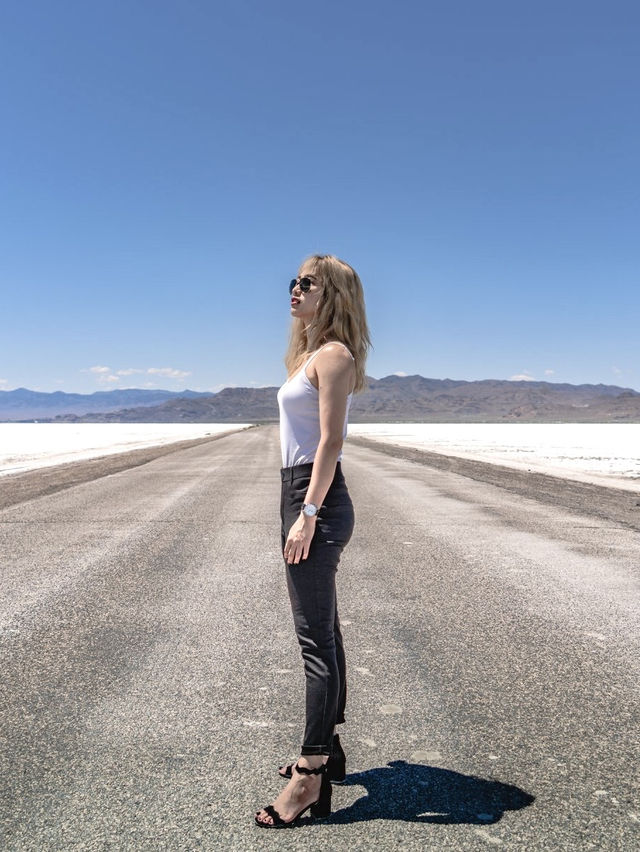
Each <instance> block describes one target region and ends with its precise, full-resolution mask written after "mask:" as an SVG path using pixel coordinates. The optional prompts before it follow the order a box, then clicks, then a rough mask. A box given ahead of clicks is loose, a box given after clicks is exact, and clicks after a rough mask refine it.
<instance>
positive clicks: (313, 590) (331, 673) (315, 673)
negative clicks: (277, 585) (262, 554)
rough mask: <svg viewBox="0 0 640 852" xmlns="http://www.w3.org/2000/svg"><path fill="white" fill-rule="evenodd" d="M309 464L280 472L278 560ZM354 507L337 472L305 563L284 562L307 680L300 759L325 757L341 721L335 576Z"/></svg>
mask: <svg viewBox="0 0 640 852" xmlns="http://www.w3.org/2000/svg"><path fill="white" fill-rule="evenodd" d="M312 470H313V462H308V463H306V464H297V465H294V466H293V467H282V468H280V475H281V478H282V496H281V500H280V518H281V520H282V529H281V538H282V555H283V558H284V546H285V544H286V541H287V537H288V535H289V530H290V529H291V527H292V526H293V524H294V522H295V521H296V519H297V518H298V517H299V516H300V510H301V509H302V504H303V502H304V498H305V495H306V493H307V490H308V488H309V483H310V481H311V471H312ZM354 523H355V515H354V511H353V503H352V502H351V497H350V495H349V491H348V489H347V484H346V482H345V479H344V475H343V473H342V465H341V463H340V462H337V463H336V472H335V474H334V477H333V481H332V483H331V485H330V486H329V490H328V492H327V495H326V497H325V498H324V501H323V503H322V506H321V507H320V510H319V512H318V516H317V519H316V528H315V532H314V534H313V538H312V540H311V544H310V546H309V553H308V556H307V558H306V559H300V561H299V562H298V563H293V562H292V563H288V562H287V561H286V559H285V565H286V572H287V586H288V589H289V599H290V601H291V611H292V613H293V622H294V626H295V630H296V635H297V637H298V642H299V643H300V647H301V649H302V659H303V661H304V672H305V677H306V725H305V731H304V740H303V743H302V750H301V754H330V753H331V744H332V742H333V734H334V727H335V725H336V724H340V723H342V722H344V709H345V704H346V699H347V678H346V662H345V654H344V647H343V643H342V633H341V631H340V619H339V618H338V604H337V599H336V571H337V569H338V563H339V561H340V556H341V554H342V549H343V548H344V546H345V545H346V544H347V542H348V541H349V539H350V538H351V535H352V533H353V527H354Z"/></svg>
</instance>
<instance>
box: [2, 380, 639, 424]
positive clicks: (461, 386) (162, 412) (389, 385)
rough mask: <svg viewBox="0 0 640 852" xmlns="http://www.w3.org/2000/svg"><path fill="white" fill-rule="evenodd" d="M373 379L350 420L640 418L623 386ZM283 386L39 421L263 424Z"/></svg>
mask: <svg viewBox="0 0 640 852" xmlns="http://www.w3.org/2000/svg"><path fill="white" fill-rule="evenodd" d="M367 383H368V387H367V390H366V391H365V392H364V393H362V394H356V395H354V397H353V399H352V402H351V408H350V411H349V421H350V422H351V423H386V422H418V423H443V422H445V423H446V422H448V423H473V422H476V423H500V422H504V423H510V422H513V423H516V422H524V423H529V422H531V423H544V422H553V423H557V422H565V423H640V392H638V391H636V390H633V389H632V388H621V387H617V386H616V385H603V384H598V385H589V384H584V385H570V384H554V383H552V382H530V381H505V380H499V379H483V380H481V381H473V382H468V381H457V380H454V379H428V378H424V377H423V376H419V375H414V376H396V375H391V376H385V377H384V378H382V379H374V378H372V377H370V376H368V377H367ZM277 390H278V389H277V387H266V388H224V389H223V390H221V391H220V392H219V393H216V394H198V393H195V392H193V391H186V392H184V393H182V394H174V393H171V392H170V391H157V392H156V391H137V393H139V394H146V393H163V394H166V395H168V396H171V397H172V398H171V399H168V400H166V401H161V402H160V403H159V404H152V403H151V402H150V401H149V398H148V397H144V400H145V404H144V406H141V405H140V404H139V403H137V404H133V405H131V406H130V407H125V408H118V409H117V410H115V409H112V408H111V407H110V410H103V411H98V410H94V411H92V412H91V413H82V414H70V413H69V414H58V415H57V416H54V417H52V418H49V419H46V418H42V417H40V418H39V420H40V422H54V423H225V422H230V423H233V422H235V423H256V422H262V423H264V422H269V421H276V420H277V419H278V404H277V400H276V393H277ZM9 393H15V391H10V392H9ZM111 393H117V392H116V391H112V392H111ZM120 393H123V392H122V391H120ZM97 395H98V394H92V395H91V397H95V396H97ZM44 396H47V395H46V394H44ZM49 396H55V394H50V395H49ZM78 396H80V395H78ZM82 399H83V400H86V399H87V397H86V396H85V397H82ZM12 419H17V418H15V417H13V418H12ZM20 419H21V420H24V419H26V418H20Z"/></svg>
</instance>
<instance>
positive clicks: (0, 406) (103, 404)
mask: <svg viewBox="0 0 640 852" xmlns="http://www.w3.org/2000/svg"><path fill="white" fill-rule="evenodd" d="M199 396H211V393H198V392H197V391H192V390H183V391H167V390H141V389H139V388H127V389H126V390H110V391H96V392H95V393H64V392H63V391H54V392H53V393H43V392H41V391H32V390H29V389H28V388H16V389H15V390H12V391H0V421H12V420H40V419H43V420H44V419H45V418H52V417H55V416H56V415H61V414H86V413H87V412H91V413H92V414H93V413H99V412H106V411H117V410H118V409H120V408H123V407H124V406H136V407H146V406H149V405H158V404H160V403H163V402H166V401H167V400H169V399H174V398H175V397H181V398H182V397H186V398H188V399H191V398H194V397H199Z"/></svg>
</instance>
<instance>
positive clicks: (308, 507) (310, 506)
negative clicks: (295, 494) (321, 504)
mask: <svg viewBox="0 0 640 852" xmlns="http://www.w3.org/2000/svg"><path fill="white" fill-rule="evenodd" d="M302 511H303V512H304V513H305V515H307V517H309V518H312V517H313V516H314V515H317V514H318V512H319V511H320V510H319V509H318V507H317V506H316V504H315V503H303V504H302Z"/></svg>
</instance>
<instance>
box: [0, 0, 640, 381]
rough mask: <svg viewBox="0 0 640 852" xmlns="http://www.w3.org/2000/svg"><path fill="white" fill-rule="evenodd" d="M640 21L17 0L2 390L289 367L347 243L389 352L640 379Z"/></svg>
mask: <svg viewBox="0 0 640 852" xmlns="http://www.w3.org/2000/svg"><path fill="white" fill-rule="evenodd" d="M639 43H640V5H639V4H638V3H637V2H635V0H632V2H617V0H612V2H604V0H602V2H590V0H551V1H550V0H535V2H525V0H500V2H498V0H482V2H478V0H438V2H432V0H423V2H403V0H400V2H397V0H396V2H385V3H382V2H371V0H367V2H364V0H340V2H334V0H330V2H322V3H318V2H316V3H307V2H301V0H297V1H296V2H293V0H283V1H282V2H269V0H228V1H227V2H214V0H56V2H51V0H29V2H25V0H3V2H2V5H1V6H0V56H1V57H2V58H1V60H0V62H1V68H2V73H1V74H0V94H1V102H2V110H1V113H0V115H1V118H0V120H1V121H2V125H3V126H2V134H1V138H2V142H1V151H2V155H1V156H2V190H1V195H2V201H1V212H0V284H1V287H2V306H3V321H2V335H1V339H0V388H1V389H4V390H11V389H12V388H15V387H20V386H26V387H29V388H33V389H39V390H44V391H53V390H64V391H69V392H92V391H94V390H100V389H108V388H113V387H164V388H170V389H173V390H181V389H184V388H186V387H189V388H193V389H195V390H203V391H204V390H219V389H220V388H221V387H224V386H229V385H244V386H252V385H254V386H263V385H279V384H281V383H282V382H283V381H284V379H285V370H284V365H283V362H282V358H283V355H284V350H285V346H286V342H287V335H288V327H289V323H290V309H289V295H288V291H287V283H288V281H289V279H290V278H292V277H293V276H294V275H295V272H296V268H297V266H298V264H299V262H300V261H301V260H302V259H303V258H304V257H305V256H306V255H307V254H310V253H313V252H322V253H325V252H326V253H333V254H337V255H338V256H339V257H342V258H344V259H345V260H346V261H348V262H349V263H351V264H352V265H353V266H354V267H355V268H356V269H357V270H358V272H359V273H360V275H361V277H362V280H363V283H364V286H365V294H366V299H367V308H368V317H369V323H370V328H371V334H372V340H373V344H374V347H375V348H374V349H373V351H372V353H371V356H370V359H369V361H368V366H367V372H368V373H369V375H372V376H375V377H376V378H381V377H382V376H385V375H389V374H390V373H408V374H412V373H420V374H421V375H423V376H428V377H434V378H447V377H448V378H453V379H469V380H471V379H485V378H497V379H509V378H513V377H517V376H521V375H526V376H529V377H531V378H534V379H539V380H540V379H541V380H548V381H553V382H572V383H582V382H594V383H597V382H604V383H606V384H617V385H622V386H625V387H633V388H636V389H640V357H639V356H640V343H639V339H640V336H639V332H638V330H639V328H640V287H639V278H640V276H639V270H640V234H639V230H640V229H639V227H638V225H639V222H640V192H639V181H638V173H639V155H640V113H639V110H638V90H639V82H640V59H639V51H638V44H639ZM131 371H134V372H131Z"/></svg>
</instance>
